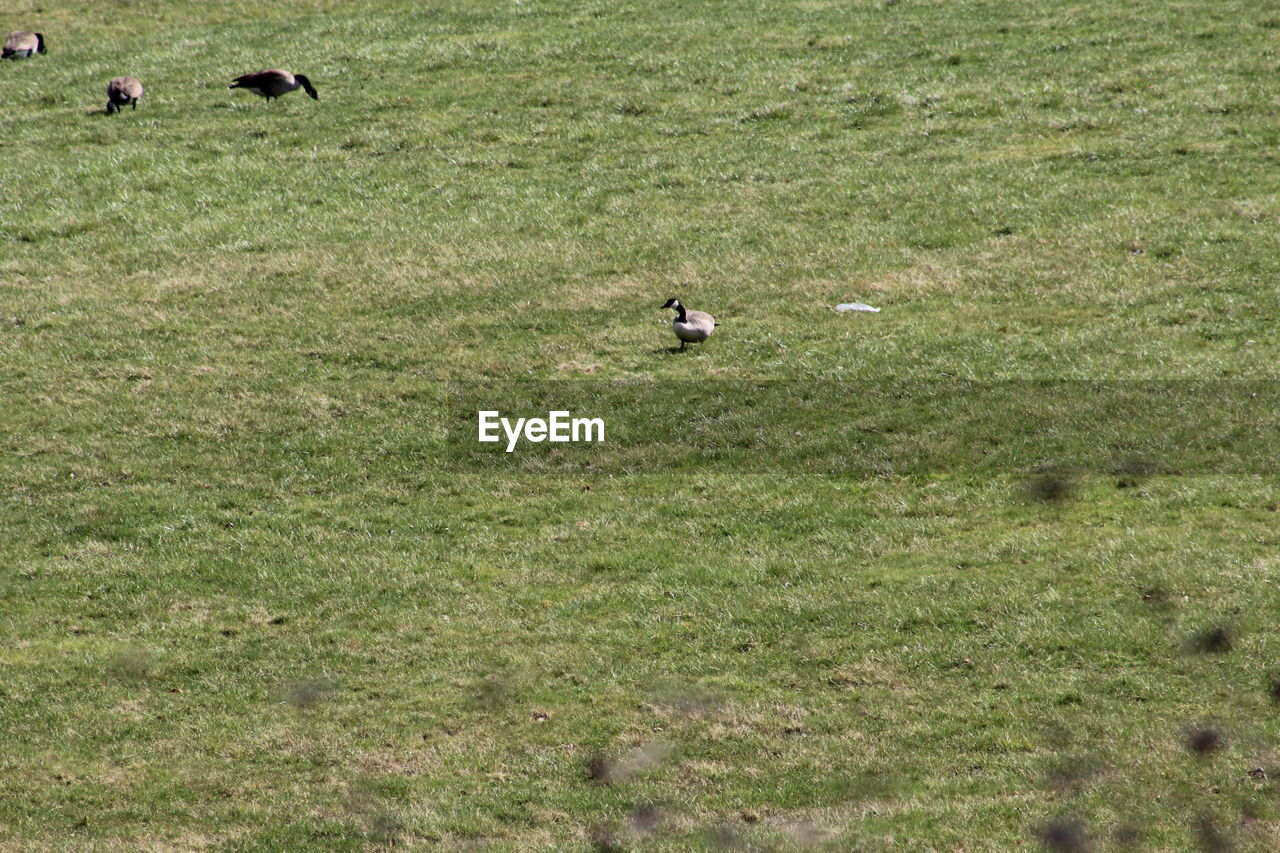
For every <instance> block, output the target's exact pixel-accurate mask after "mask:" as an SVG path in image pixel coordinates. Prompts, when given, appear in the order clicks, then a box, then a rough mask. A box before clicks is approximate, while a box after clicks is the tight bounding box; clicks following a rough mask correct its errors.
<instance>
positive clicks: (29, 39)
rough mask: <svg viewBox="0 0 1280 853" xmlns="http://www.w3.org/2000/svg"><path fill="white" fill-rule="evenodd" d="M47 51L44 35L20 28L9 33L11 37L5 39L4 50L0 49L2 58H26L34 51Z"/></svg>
mask: <svg viewBox="0 0 1280 853" xmlns="http://www.w3.org/2000/svg"><path fill="white" fill-rule="evenodd" d="M47 52H48V51H46V50H45V47H44V36H43V35H41V34H40V33H29V32H27V31H26V30H18V31H17V32H12V33H9V37H8V38H7V39H5V40H4V50H3V51H0V59H26V58H28V57H30V56H31V54H33V53H47Z"/></svg>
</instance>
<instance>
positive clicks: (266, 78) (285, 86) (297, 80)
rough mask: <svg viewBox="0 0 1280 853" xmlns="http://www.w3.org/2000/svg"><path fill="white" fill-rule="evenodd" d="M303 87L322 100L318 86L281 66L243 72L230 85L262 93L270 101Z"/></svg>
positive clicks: (316, 98)
mask: <svg viewBox="0 0 1280 853" xmlns="http://www.w3.org/2000/svg"><path fill="white" fill-rule="evenodd" d="M299 87H301V88H303V89H306V90H307V94H308V95H310V96H311V97H312V98H313V99H315V100H317V101H318V100H320V96H319V95H317V94H316V87H315V86H312V85H311V81H310V80H308V79H307V78H306V77H303V76H302V75H301V74H290V73H289V72H288V71H281V70H280V69H279V68H269V69H267V70H266V71H259V72H258V73H256V74H243V75H241V76H239V77H237V78H236V79H235V82H234V83H232V84H231V85H230V86H228V87H227V88H228V89H248V90H249V91H250V92H253V93H254V94H255V95H261V96H262V97H264V98H266V99H267V102H268V103H270V101H271V99H272V98H278V97H280V96H281V95H284V94H286V93H288V92H292V91H293V90H294V89H297V88H299Z"/></svg>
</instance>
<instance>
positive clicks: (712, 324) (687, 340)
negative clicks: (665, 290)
mask: <svg viewBox="0 0 1280 853" xmlns="http://www.w3.org/2000/svg"><path fill="white" fill-rule="evenodd" d="M662 307H663V308H674V309H676V316H675V319H674V320H672V321H671V328H672V330H673V331H674V332H675V333H676V337H677V338H679V339H680V349H684V348H685V345H686V344H697V343H702V342H703V341H705V340H706V339H707V338H709V337H711V333H712V332H714V331H715V330H716V318H715V317H712V316H711V315H710V314H708V313H707V312H706V311H690V310H688V309H687V308H685V307H684V306H683V305H681V304H680V300H679V299H668V300H667V302H666V304H665V305H663V306H662Z"/></svg>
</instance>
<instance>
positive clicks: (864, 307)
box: [836, 302, 880, 314]
mask: <svg viewBox="0 0 1280 853" xmlns="http://www.w3.org/2000/svg"><path fill="white" fill-rule="evenodd" d="M836 310H837V311H870V312H871V313H872V314H879V313H880V309H879V308H872V307H871V306H870V305H868V304H867V303H865V302H841V303H840V304H839V305H837V306H836Z"/></svg>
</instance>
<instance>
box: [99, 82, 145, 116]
mask: <svg viewBox="0 0 1280 853" xmlns="http://www.w3.org/2000/svg"><path fill="white" fill-rule="evenodd" d="M141 97H142V84H141V83H139V82H138V78H136V77H115V78H113V79H112V80H111V82H110V83H108V84H107V115H111V114H112V113H115V112H119V111H120V110H121V109H123V108H124V106H125V105H126V104H133V108H134V109H135V110H136V109H137V108H138V98H141Z"/></svg>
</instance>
